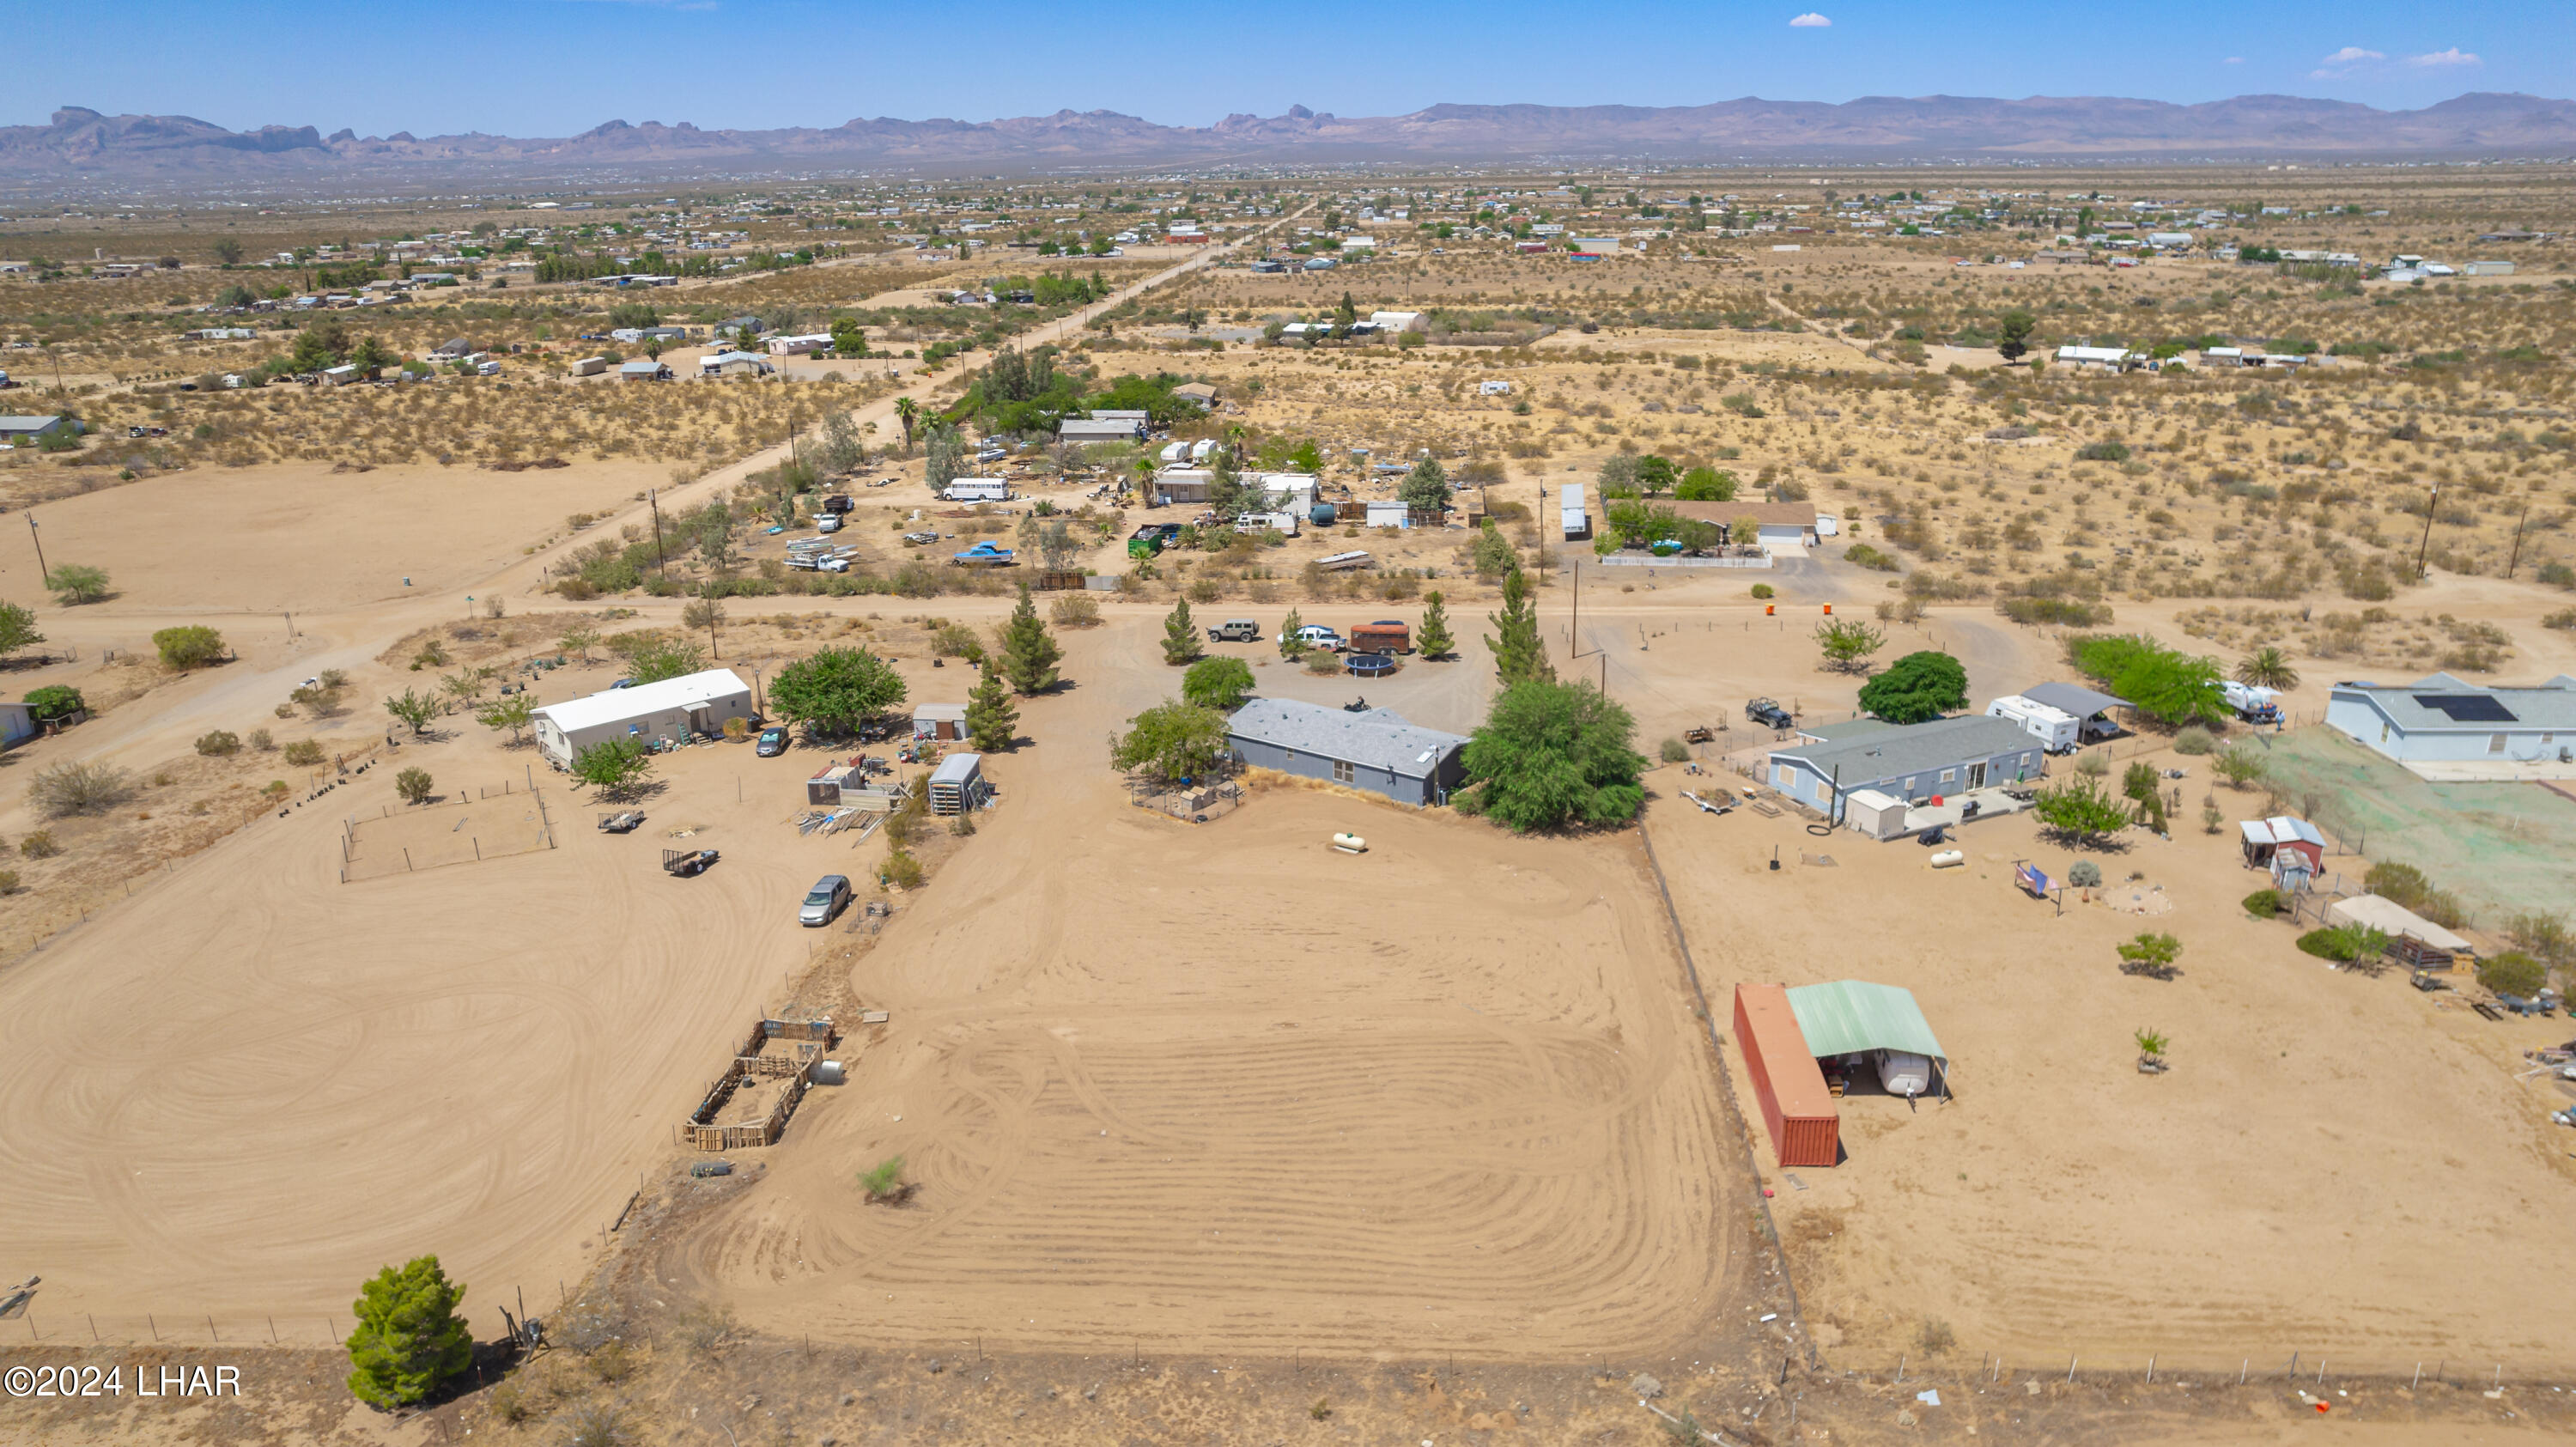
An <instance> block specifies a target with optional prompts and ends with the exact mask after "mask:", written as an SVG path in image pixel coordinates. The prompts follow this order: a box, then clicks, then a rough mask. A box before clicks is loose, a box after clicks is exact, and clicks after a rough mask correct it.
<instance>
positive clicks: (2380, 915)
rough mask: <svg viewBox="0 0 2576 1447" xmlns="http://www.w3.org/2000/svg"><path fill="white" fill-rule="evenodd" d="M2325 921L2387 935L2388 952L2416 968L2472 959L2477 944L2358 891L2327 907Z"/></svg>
mask: <svg viewBox="0 0 2576 1447" xmlns="http://www.w3.org/2000/svg"><path fill="white" fill-rule="evenodd" d="M2326 923H2327V924H2329V925H2335V926H2351V925H2360V926H2363V927H2366V928H2369V929H2375V930H2377V931H2379V932H2380V933H2381V934H2384V935H2386V936H2388V945H2387V953H2389V954H2392V955H2395V956H2396V957H2397V958H2399V959H2401V960H2404V961H2405V962H2406V963H2408V964H2410V965H2412V966H2414V967H2415V968H2417V969H2419V970H2421V969H2429V968H2432V967H2433V966H2436V965H2445V966H2447V965H2452V964H2454V963H2456V962H2457V961H2459V960H2462V959H2469V958H2474V957H2475V956H2476V954H2477V947H2476V946H2475V945H2472V944H2470V943H2469V942H2468V941H2467V940H2466V939H2464V938H2462V937H2461V936H2459V935H2457V934H2454V933H2452V932H2451V931H2449V930H2447V929H2444V928H2443V927H2441V926H2440V925H2437V924H2435V923H2433V922H2432V921H2431V920H2429V919H2426V918H2424V917H2423V916H2422V915H2420V914H2417V913H2416V912H2415V911H2413V910H2411V909H2408V908H2407V907H2405V906H2404V905H2402V904H2399V903H2398V902H2397V901H2395V900H2393V899H2384V898H2382V897H2380V896H2379V895H2376V894H2358V895H2354V896H2353V897H2352V898H2350V899H2338V900H2336V901H2335V902H2334V903H2332V904H2330V905H2327V906H2326Z"/></svg>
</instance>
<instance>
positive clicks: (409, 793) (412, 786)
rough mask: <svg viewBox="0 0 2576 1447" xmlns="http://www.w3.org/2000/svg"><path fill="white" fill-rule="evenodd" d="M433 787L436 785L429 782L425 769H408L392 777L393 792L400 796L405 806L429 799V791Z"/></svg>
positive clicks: (427, 772) (427, 771)
mask: <svg viewBox="0 0 2576 1447" xmlns="http://www.w3.org/2000/svg"><path fill="white" fill-rule="evenodd" d="M435 787H437V785H436V784H435V783H433V782H432V781H431V779H430V777H429V770H427V769H423V768H409V769H405V770H403V771H402V772H401V773H399V774H396V775H394V792H395V793H397V794H400V795H402V801H403V802H404V803H406V804H418V803H422V802H424V801H426V800H427V799H428V798H429V791H430V790H431V789H433V788H435Z"/></svg>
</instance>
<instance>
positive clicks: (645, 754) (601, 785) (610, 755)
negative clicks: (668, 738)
mask: <svg viewBox="0 0 2576 1447" xmlns="http://www.w3.org/2000/svg"><path fill="white" fill-rule="evenodd" d="M652 771H653V753H652V750H650V749H647V748H646V747H645V746H644V741H643V740H642V739H602V740H600V741H599V742H598V743H595V744H584V745H582V746H581V747H580V748H578V749H576V750H574V751H573V756H572V776H573V777H574V778H576V779H578V780H580V781H581V782H583V783H585V784H589V785H592V786H593V787H595V788H597V789H599V790H600V791H601V792H603V793H607V794H624V793H626V792H628V791H630V790H632V789H633V788H634V787H635V786H636V785H637V784H639V783H642V782H643V780H644V776H645V775H646V774H649V773H651V772H652Z"/></svg>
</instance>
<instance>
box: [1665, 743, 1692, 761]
mask: <svg viewBox="0 0 2576 1447" xmlns="http://www.w3.org/2000/svg"><path fill="white" fill-rule="evenodd" d="M1663 754H1664V762H1665V763H1667V764H1683V763H1688V762H1690V746H1689V745H1688V744H1685V743H1683V742H1682V741H1681V740H1679V739H1666V740H1664V748H1663Z"/></svg>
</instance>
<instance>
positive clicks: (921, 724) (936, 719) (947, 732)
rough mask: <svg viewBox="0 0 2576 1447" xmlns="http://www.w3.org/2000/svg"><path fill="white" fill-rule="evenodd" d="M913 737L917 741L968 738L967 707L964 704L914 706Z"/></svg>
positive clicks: (923, 704)
mask: <svg viewBox="0 0 2576 1447" xmlns="http://www.w3.org/2000/svg"><path fill="white" fill-rule="evenodd" d="M912 736H913V737H914V738H917V739H962V738H964V737H966V705H964V704H962V703H922V704H915V705H913V709H912Z"/></svg>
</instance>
